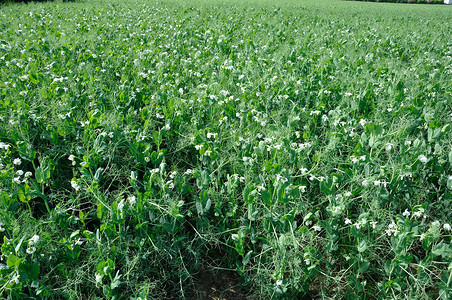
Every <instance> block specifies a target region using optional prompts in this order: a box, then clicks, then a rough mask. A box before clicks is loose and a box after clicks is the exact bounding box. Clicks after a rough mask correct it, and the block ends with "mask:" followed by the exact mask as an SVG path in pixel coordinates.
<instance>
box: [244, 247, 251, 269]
mask: <svg viewBox="0 0 452 300" xmlns="http://www.w3.org/2000/svg"><path fill="white" fill-rule="evenodd" d="M252 253H253V251H251V250H250V251H248V253H247V254H246V255H245V256H244V257H243V260H242V264H243V265H244V266H246V265H247V264H248V263H249V261H250V258H251V254H252Z"/></svg>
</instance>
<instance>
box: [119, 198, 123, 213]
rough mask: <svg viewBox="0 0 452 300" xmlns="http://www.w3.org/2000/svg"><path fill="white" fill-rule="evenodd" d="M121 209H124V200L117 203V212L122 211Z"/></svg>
mask: <svg viewBox="0 0 452 300" xmlns="http://www.w3.org/2000/svg"><path fill="white" fill-rule="evenodd" d="M123 209H124V199H123V200H121V201H119V203H118V210H119V211H123Z"/></svg>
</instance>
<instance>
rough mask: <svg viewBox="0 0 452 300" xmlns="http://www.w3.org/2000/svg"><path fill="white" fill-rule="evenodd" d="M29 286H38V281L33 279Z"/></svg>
mask: <svg viewBox="0 0 452 300" xmlns="http://www.w3.org/2000/svg"><path fill="white" fill-rule="evenodd" d="M30 286H31V287H32V288H37V287H39V282H38V281H33V282H32V283H31V285H30Z"/></svg>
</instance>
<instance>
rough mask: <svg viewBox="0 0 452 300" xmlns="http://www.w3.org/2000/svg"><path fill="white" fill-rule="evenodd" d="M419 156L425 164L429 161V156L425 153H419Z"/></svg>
mask: <svg viewBox="0 0 452 300" xmlns="http://www.w3.org/2000/svg"><path fill="white" fill-rule="evenodd" d="M417 158H418V159H419V160H420V161H421V162H422V163H424V164H425V163H426V162H427V161H428V158H427V157H426V156H425V155H424V154H421V155H419V156H418V157H417Z"/></svg>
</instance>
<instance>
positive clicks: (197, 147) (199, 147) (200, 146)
mask: <svg viewBox="0 0 452 300" xmlns="http://www.w3.org/2000/svg"><path fill="white" fill-rule="evenodd" d="M202 146H203V145H195V149H196V150H201V149H202Z"/></svg>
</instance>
